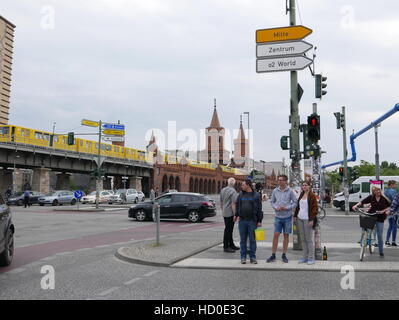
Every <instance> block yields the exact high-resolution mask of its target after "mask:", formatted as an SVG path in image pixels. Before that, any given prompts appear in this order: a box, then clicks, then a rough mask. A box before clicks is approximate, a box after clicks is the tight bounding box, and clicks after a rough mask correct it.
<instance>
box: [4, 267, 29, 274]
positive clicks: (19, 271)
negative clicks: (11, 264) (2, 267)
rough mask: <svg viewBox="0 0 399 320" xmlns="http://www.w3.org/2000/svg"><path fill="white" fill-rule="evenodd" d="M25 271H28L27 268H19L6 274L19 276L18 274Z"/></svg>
mask: <svg viewBox="0 0 399 320" xmlns="http://www.w3.org/2000/svg"><path fill="white" fill-rule="evenodd" d="M25 270H26V269H25V268H17V269H13V270H10V271H8V272H6V273H7V274H17V273H21V272H24V271H25Z"/></svg>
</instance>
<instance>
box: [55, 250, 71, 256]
mask: <svg viewBox="0 0 399 320" xmlns="http://www.w3.org/2000/svg"><path fill="white" fill-rule="evenodd" d="M71 253H72V251H65V252H59V253H57V254H56V256H65V255H67V254H71Z"/></svg>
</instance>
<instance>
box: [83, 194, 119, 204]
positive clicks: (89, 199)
mask: <svg viewBox="0 0 399 320" xmlns="http://www.w3.org/2000/svg"><path fill="white" fill-rule="evenodd" d="M111 196H112V194H111V193H109V191H100V198H99V203H107V202H108V201H109V200H110V198H111ZM81 202H82V203H96V191H93V192H91V193H90V194H89V195H87V196H84V197H82V200H81Z"/></svg>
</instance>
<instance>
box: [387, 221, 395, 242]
mask: <svg viewBox="0 0 399 320" xmlns="http://www.w3.org/2000/svg"><path fill="white" fill-rule="evenodd" d="M396 219H397V218H396V217H393V216H391V217H388V222H389V227H388V231H387V240H386V241H388V242H389V238H390V237H391V233H392V242H396V232H397V226H396Z"/></svg>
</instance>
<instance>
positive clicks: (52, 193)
mask: <svg viewBox="0 0 399 320" xmlns="http://www.w3.org/2000/svg"><path fill="white" fill-rule="evenodd" d="M57 194H58V192H49V193H47V194H46V195H45V196H46V197H52V196H56V195H57Z"/></svg>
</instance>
